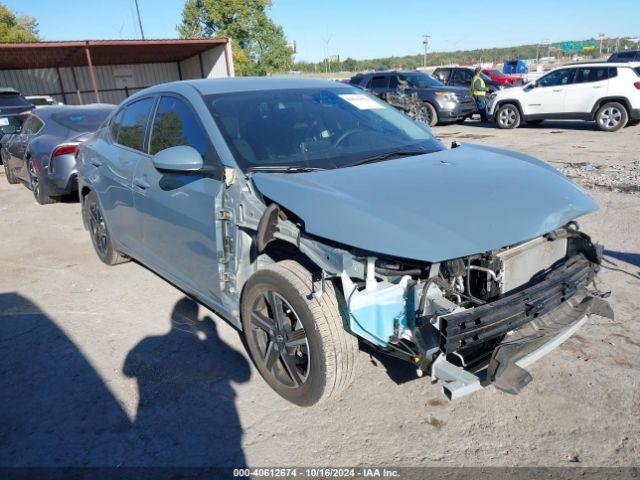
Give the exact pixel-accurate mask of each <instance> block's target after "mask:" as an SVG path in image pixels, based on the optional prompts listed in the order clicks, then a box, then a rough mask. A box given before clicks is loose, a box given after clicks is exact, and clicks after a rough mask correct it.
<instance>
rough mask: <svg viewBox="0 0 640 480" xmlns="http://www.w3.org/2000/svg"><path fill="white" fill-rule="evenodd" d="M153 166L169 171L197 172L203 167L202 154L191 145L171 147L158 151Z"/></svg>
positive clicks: (153, 159)
mask: <svg viewBox="0 0 640 480" xmlns="http://www.w3.org/2000/svg"><path fill="white" fill-rule="evenodd" d="M152 161H153V166H154V167H156V168H157V169H158V170H164V171H167V172H197V171H198V170H200V169H202V166H203V161H202V155H200V152H198V151H197V150H196V149H195V148H193V147H190V146H189V145H180V146H178V147H169V148H165V149H164V150H161V151H159V152H158V153H156V154H155V155H154V156H153V158H152Z"/></svg>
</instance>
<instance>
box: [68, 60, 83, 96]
mask: <svg viewBox="0 0 640 480" xmlns="http://www.w3.org/2000/svg"><path fill="white" fill-rule="evenodd" d="M70 68H71V76H72V77H73V86H74V87H75V89H76V96H77V97H78V105H84V102H83V101H82V95H81V94H80V89H79V88H78V79H77V77H76V70H75V67H70Z"/></svg>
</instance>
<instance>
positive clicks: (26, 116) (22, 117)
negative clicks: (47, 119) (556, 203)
mask: <svg viewBox="0 0 640 480" xmlns="http://www.w3.org/2000/svg"><path fill="white" fill-rule="evenodd" d="M18 118H20V120H26V119H27V118H29V112H23V113H19V114H18Z"/></svg>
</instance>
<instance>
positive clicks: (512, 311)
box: [341, 222, 613, 399]
mask: <svg viewBox="0 0 640 480" xmlns="http://www.w3.org/2000/svg"><path fill="white" fill-rule="evenodd" d="M600 260H601V254H600V249H599V248H598V247H596V246H595V245H593V244H592V242H591V240H590V239H589V237H588V236H587V235H585V234H583V233H581V232H579V231H578V230H577V225H576V224H575V222H572V223H571V224H569V225H568V226H566V227H564V228H561V229H558V230H555V231H553V232H551V233H550V234H547V235H545V236H542V237H538V238H535V239H533V240H530V241H527V242H523V243H520V244H517V245H513V246H510V247H506V248H502V249H499V250H496V251H491V252H487V253H484V254H480V255H472V256H468V257H465V258H458V259H454V260H449V261H445V262H441V263H436V264H431V265H429V266H428V267H427V266H422V268H420V267H418V266H412V267H406V269H405V271H404V272H403V271H402V270H400V269H399V268H398V271H397V274H396V275H395V278H396V280H395V281H393V280H391V278H389V279H387V280H382V281H378V279H376V276H377V275H376V269H375V266H374V262H373V261H372V260H371V259H367V275H366V282H365V286H364V288H362V289H358V287H357V286H356V285H354V284H353V282H352V281H351V279H349V278H348V277H347V276H346V275H344V274H343V275H342V277H341V279H342V284H343V288H344V291H345V295H346V296H347V304H348V305H349V311H350V315H351V328H352V331H353V332H354V333H357V334H358V335H360V336H361V337H363V338H365V339H366V340H368V341H369V342H371V343H374V344H375V345H377V346H378V347H380V348H382V349H384V350H386V351H387V352H389V353H391V354H393V355H394V356H398V357H401V358H405V359H407V360H408V361H410V362H412V363H413V364H414V365H415V366H416V368H417V369H418V373H419V374H420V375H422V374H423V373H429V374H430V375H431V378H432V380H434V381H435V380H438V379H440V380H442V381H443V382H444V386H443V393H444V394H445V395H446V396H447V397H448V398H450V399H454V398H457V397H460V396H462V395H466V394H468V393H471V392H473V391H475V390H479V389H481V388H483V387H484V386H486V385H488V384H490V383H493V384H494V385H495V386H496V387H497V388H499V389H501V390H503V391H505V392H508V393H518V392H519V391H520V390H521V389H522V388H523V387H524V386H525V385H526V384H527V383H529V382H530V381H531V380H532V377H531V375H530V374H529V373H528V372H527V371H526V370H525V367H527V366H528V365H530V364H531V363H533V362H534V361H535V360H537V359H538V358H540V357H542V356H543V355H545V354H546V353H548V352H549V351H551V350H552V349H553V348H555V347H557V346H558V345H559V344H560V343H562V342H563V341H564V340H565V339H567V338H568V337H569V336H570V335H572V334H573V333H574V332H575V331H576V330H577V329H578V328H579V327H580V326H581V325H582V324H583V323H584V321H585V317H586V315H589V314H597V315H601V316H605V317H609V318H613V312H612V310H611V308H610V307H609V305H608V304H607V303H606V302H605V301H604V300H603V299H602V297H603V296H605V295H603V294H601V293H600V292H598V291H597V289H595V288H591V289H590V288H589V286H590V285H592V284H593V285H595V284H594V279H595V276H596V274H597V272H598V270H599V265H600ZM385 274H387V277H389V275H388V274H389V268H386V269H385Z"/></svg>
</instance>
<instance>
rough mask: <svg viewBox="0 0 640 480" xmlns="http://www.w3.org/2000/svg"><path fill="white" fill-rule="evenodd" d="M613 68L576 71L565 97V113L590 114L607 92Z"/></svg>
mask: <svg viewBox="0 0 640 480" xmlns="http://www.w3.org/2000/svg"><path fill="white" fill-rule="evenodd" d="M616 74H617V69H616V68H615V67H597V66H584V67H580V68H577V69H576V73H575V75H574V78H573V82H572V83H571V85H569V86H568V87H567V89H566V90H567V92H566V96H565V109H564V110H565V112H567V113H576V114H585V113H591V111H592V110H593V107H594V106H595V104H596V102H597V101H598V100H599V99H600V98H602V97H603V96H605V95H606V94H607V93H608V90H609V78H611V77H612V76H613V77H615V75H616Z"/></svg>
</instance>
